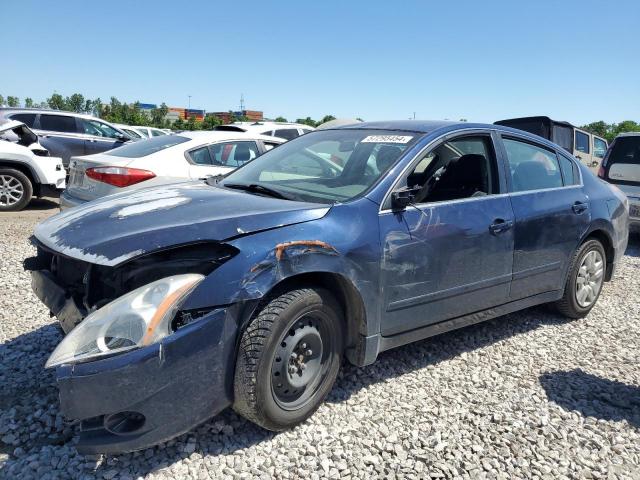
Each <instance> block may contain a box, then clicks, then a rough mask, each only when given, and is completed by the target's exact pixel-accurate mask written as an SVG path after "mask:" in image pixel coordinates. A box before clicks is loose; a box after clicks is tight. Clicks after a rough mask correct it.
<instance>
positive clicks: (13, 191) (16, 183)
mask: <svg viewBox="0 0 640 480" xmlns="http://www.w3.org/2000/svg"><path fill="white" fill-rule="evenodd" d="M23 196H24V186H23V185H22V183H21V182H20V180H18V179H17V178H16V177H14V176H11V175H0V206H2V207H10V206H12V205H15V204H17V203H19V202H20V200H22V197H23Z"/></svg>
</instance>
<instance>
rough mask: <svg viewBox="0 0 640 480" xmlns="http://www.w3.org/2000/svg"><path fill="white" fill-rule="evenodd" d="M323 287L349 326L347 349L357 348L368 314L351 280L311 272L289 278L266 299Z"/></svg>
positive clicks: (330, 274) (335, 275)
mask: <svg viewBox="0 0 640 480" xmlns="http://www.w3.org/2000/svg"><path fill="white" fill-rule="evenodd" d="M302 286H305V287H321V288H324V289H325V290H328V291H329V292H331V293H332V294H333V296H334V297H335V298H336V300H337V301H338V303H340V305H341V306H342V310H343V313H344V318H345V321H346V325H347V342H346V344H345V347H347V348H348V347H353V346H355V344H356V342H357V340H358V334H359V333H360V332H366V312H365V308H364V302H363V301H362V297H361V296H360V293H359V292H358V290H357V289H356V287H355V286H354V285H353V283H351V281H350V280H348V279H346V278H345V277H343V276H342V275H340V274H337V273H331V272H309V273H301V274H298V275H293V276H291V277H287V278H286V279H284V280H283V281H281V282H280V283H278V284H276V285H275V286H274V287H273V288H272V289H271V291H270V292H269V294H268V295H267V296H266V297H269V298H273V296H274V295H278V294H280V293H282V292H283V291H287V290H291V289H294V288H300V287H302Z"/></svg>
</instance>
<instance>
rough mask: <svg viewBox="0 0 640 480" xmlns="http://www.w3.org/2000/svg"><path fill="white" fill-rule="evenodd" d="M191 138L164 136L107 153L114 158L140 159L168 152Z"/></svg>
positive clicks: (130, 144) (129, 144)
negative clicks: (162, 151)
mask: <svg viewBox="0 0 640 480" xmlns="http://www.w3.org/2000/svg"><path fill="white" fill-rule="evenodd" d="M189 140H190V138H187V137H181V136H180V135H163V136H161V137H153V138H149V139H145V140H140V141H139V142H134V143H128V144H127V145H123V146H122V147H118V148H114V149H113V150H109V152H107V154H108V155H113V156H114V157H125V158H140V157H146V156H147V155H151V154H152V153H156V152H159V151H160V150H166V149H167V148H171V147H174V146H176V145H179V144H181V143H184V142H188V141H189Z"/></svg>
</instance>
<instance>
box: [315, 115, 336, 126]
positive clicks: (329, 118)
mask: <svg viewBox="0 0 640 480" xmlns="http://www.w3.org/2000/svg"><path fill="white" fill-rule="evenodd" d="M335 119H336V117H334V116H333V115H325V116H324V117H322V120H320V121H319V122H318V125H322V124H323V123H327V122H330V121H331V120H335Z"/></svg>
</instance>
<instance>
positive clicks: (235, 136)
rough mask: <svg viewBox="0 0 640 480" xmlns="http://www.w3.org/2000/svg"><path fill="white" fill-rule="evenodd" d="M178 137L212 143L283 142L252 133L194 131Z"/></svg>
mask: <svg viewBox="0 0 640 480" xmlns="http://www.w3.org/2000/svg"><path fill="white" fill-rule="evenodd" d="M176 135H180V136H181V137H187V138H190V139H192V140H206V141H209V140H210V141H212V142H215V141H217V140H239V139H243V138H246V139H247V140H264V141H265V142H273V141H276V142H281V139H280V138H277V137H270V136H268V135H257V134H255V133H251V132H235V131H231V132H228V131H225V130H194V131H185V132H180V133H178V134H176Z"/></svg>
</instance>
